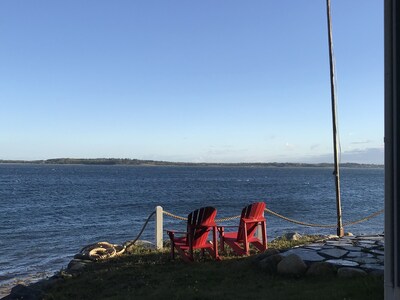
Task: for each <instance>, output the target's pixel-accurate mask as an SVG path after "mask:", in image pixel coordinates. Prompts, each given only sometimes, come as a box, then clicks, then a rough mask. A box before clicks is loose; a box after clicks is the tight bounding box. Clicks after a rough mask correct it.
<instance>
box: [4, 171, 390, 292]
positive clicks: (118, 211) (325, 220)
mask: <svg viewBox="0 0 400 300" xmlns="http://www.w3.org/2000/svg"><path fill="white" fill-rule="evenodd" d="M341 176H342V177H341V180H342V181H341V185H342V209H343V218H344V222H347V221H351V220H356V219H359V218H361V217H364V216H366V215H368V214H371V213H373V212H375V211H377V210H380V209H382V208H383V205H384V191H383V187H384V171H383V169H342V170H341ZM255 201H265V202H266V203H267V207H268V208H270V209H272V210H274V211H276V212H279V213H281V214H283V215H285V216H288V217H290V218H294V219H298V220H301V221H305V222H310V223H322V224H332V223H333V224H335V222H336V204H335V203H336V202H335V201H336V200H335V188H334V177H333V176H332V169H329V168H264V167H258V168H255V167H243V168H242V167H231V168H229V167H131V166H79V165H0V248H1V250H2V255H1V256H0V257H1V260H0V285H1V281H3V283H4V282H9V281H10V280H12V279H14V278H20V277H24V276H29V275H32V274H35V273H38V272H45V273H50V272H54V271H57V270H59V269H60V268H61V267H63V266H64V267H65V266H66V264H67V263H68V261H69V260H70V259H71V258H72V256H73V255H74V254H75V253H77V252H78V251H79V250H80V248H81V247H82V246H84V245H87V244H90V243H93V242H98V241H110V242H112V243H122V242H124V241H127V240H132V239H134V238H135V237H136V234H137V233H138V231H139V230H140V228H141V226H142V224H143V223H144V221H145V219H146V218H147V216H148V215H149V214H150V213H151V212H152V211H153V210H154V208H155V206H157V205H161V206H162V207H163V208H164V209H165V210H167V211H169V212H172V213H174V214H177V215H181V216H186V215H187V214H188V213H189V212H190V211H192V210H194V209H196V208H199V207H201V206H206V205H211V206H215V207H216V208H217V209H218V215H217V217H218V218H223V217H228V216H233V215H238V214H240V211H241V209H242V207H243V206H245V205H247V204H249V203H251V202H255ZM164 220H165V222H164V228H176V227H179V226H182V222H179V221H176V220H174V219H170V218H168V217H165V219H164ZM236 222H237V221H236V220H235V221H233V223H236ZM345 230H346V231H351V232H353V233H355V234H362V233H381V232H382V231H383V216H382V215H380V216H379V217H377V218H374V219H372V220H370V221H368V222H366V223H362V224H359V225H356V226H352V227H348V228H345ZM288 231H298V232H300V233H332V234H334V233H336V229H319V228H317V229H314V228H309V227H302V226H298V225H295V224H292V223H288V222H285V221H282V220H280V219H277V218H276V217H273V216H270V215H267V233H268V236H269V238H273V237H275V236H278V235H281V234H282V233H284V232H288ZM142 239H147V240H150V241H153V240H154V222H150V224H149V226H148V228H147V229H146V231H145V232H144V235H143V236H142Z"/></svg>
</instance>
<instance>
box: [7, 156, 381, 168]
mask: <svg viewBox="0 0 400 300" xmlns="http://www.w3.org/2000/svg"><path fill="white" fill-rule="evenodd" d="M0 164H45V165H127V166H188V167H192V166H193V167H197V166H203V167H212V166H215V167H219V166H220V167H276V168H284V167H290V168H311V167H313V168H315V167H319V168H326V167H333V163H316V164H311V163H278V162H271V163H190V162H169V161H156V160H140V159H129V158H53V159H45V160H0ZM340 166H341V167H345V168H383V167H384V165H378V164H359V163H342V164H340Z"/></svg>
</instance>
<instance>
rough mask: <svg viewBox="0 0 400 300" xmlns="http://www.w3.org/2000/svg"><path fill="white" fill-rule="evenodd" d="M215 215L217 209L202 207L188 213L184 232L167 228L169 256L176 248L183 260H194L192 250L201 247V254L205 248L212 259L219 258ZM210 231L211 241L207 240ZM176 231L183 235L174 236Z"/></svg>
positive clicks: (173, 255)
mask: <svg viewBox="0 0 400 300" xmlns="http://www.w3.org/2000/svg"><path fill="white" fill-rule="evenodd" d="M216 215H217V210H216V209H215V208H214V207H202V208H200V209H197V210H195V211H193V212H191V213H190V214H189V215H188V220H187V231H186V232H178V231H173V230H167V233H168V236H169V238H170V239H171V258H172V259H174V258H175V249H176V250H177V252H178V253H179V255H180V256H181V257H182V259H183V260H184V261H187V262H191V261H193V260H194V259H193V250H195V249H201V254H202V255H204V250H207V252H209V253H210V254H211V256H212V257H213V258H214V259H216V260H219V256H218V246H217V225H216V224H215V221H214V220H215V216H216ZM210 231H212V237H213V241H212V243H210V242H209V241H208V240H207V238H208V235H209V233H210ZM177 233H178V234H181V235H182V234H183V235H184V236H182V237H176V236H175V234H177Z"/></svg>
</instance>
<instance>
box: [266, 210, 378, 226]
mask: <svg viewBox="0 0 400 300" xmlns="http://www.w3.org/2000/svg"><path fill="white" fill-rule="evenodd" d="M265 211H266V212H268V213H270V214H271V215H274V216H276V217H278V218H281V219H283V220H285V221H288V222H291V223H295V224H298V225H303V226H309V227H321V228H336V227H337V224H326V225H323V224H313V223H306V222H300V221H297V220H294V219H290V218H288V217H285V216H282V215H280V214H278V213H276V212H274V211H272V210H270V209H268V208H266V209H265ZM383 212H384V209H382V210H379V211H377V212H374V213H373V214H370V215H369V216H366V217H365V218H362V219H359V220H356V221H351V222H347V223H344V224H343V226H349V225H354V224H358V223H361V222H364V221H367V220H369V219H372V218H374V217H376V216H378V215H380V214H382V213H383Z"/></svg>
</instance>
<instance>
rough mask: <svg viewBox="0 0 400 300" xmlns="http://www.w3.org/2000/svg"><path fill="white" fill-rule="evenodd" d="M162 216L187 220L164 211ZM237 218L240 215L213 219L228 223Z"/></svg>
mask: <svg viewBox="0 0 400 300" xmlns="http://www.w3.org/2000/svg"><path fill="white" fill-rule="evenodd" d="M163 214H165V215H167V216H169V217H171V218H174V219H178V220H182V221H187V218H185V217H181V216H177V215H174V214H173V213H170V212H168V211H165V210H164V211H163ZM239 218H240V215H238V216H233V217H227V218H222V219H215V222H225V221H230V220H233V219H239Z"/></svg>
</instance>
